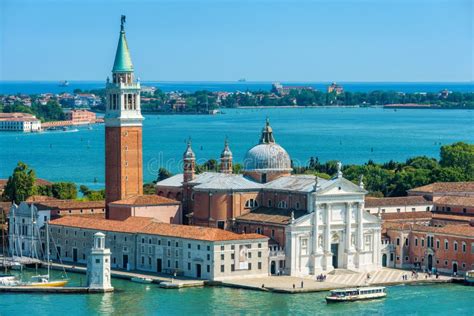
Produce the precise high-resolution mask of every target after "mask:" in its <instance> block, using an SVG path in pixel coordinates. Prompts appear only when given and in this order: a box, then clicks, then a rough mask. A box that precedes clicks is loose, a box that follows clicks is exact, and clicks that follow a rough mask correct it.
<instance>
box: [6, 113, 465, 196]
mask: <svg viewBox="0 0 474 316" xmlns="http://www.w3.org/2000/svg"><path fill="white" fill-rule="evenodd" d="M223 112H224V114H220V115H145V120H144V122H143V175H144V180H145V181H147V182H150V181H153V180H154V179H156V176H157V172H158V169H159V168H160V167H165V168H167V169H168V170H170V171H172V172H174V173H176V172H180V171H181V170H182V161H181V160H182V154H183V152H184V150H185V147H186V144H185V142H186V140H187V139H188V138H189V137H191V138H192V146H193V149H194V152H195V153H196V158H197V162H198V163H203V162H205V161H206V160H207V159H211V158H214V159H219V157H220V153H221V151H222V149H223V147H224V140H225V138H228V140H229V143H230V149H231V150H232V152H233V157H234V161H235V162H241V161H243V160H244V156H245V153H246V152H247V150H248V149H250V148H251V147H252V146H254V145H256V144H257V143H258V141H259V138H260V133H261V130H262V128H263V126H264V124H265V119H266V118H267V117H268V118H269V120H270V124H271V126H272V127H273V131H274V136H275V139H276V141H277V143H279V144H280V145H281V146H283V147H284V148H285V149H286V150H287V152H288V153H289V155H290V157H291V159H292V160H293V163H294V164H295V165H306V164H307V163H308V160H309V158H310V157H312V156H313V157H318V158H319V160H320V161H327V160H340V161H342V163H343V164H354V163H356V164H362V163H365V162H367V161H368V160H369V159H371V160H373V161H376V162H386V161H389V160H396V161H404V160H405V159H407V158H409V157H413V156H419V155H426V156H430V157H435V158H438V157H439V150H440V146H442V145H445V144H451V143H454V142H458V141H464V142H470V143H474V110H398V111H394V110H387V109H382V108H326V107H325V108H269V109H224V110H223ZM104 134H105V133H104V125H103V124H101V125H93V127H92V129H88V128H86V127H83V128H79V130H78V131H76V132H64V131H54V132H43V133H18V132H0V148H1V150H0V178H7V177H8V176H9V175H10V174H11V172H12V170H13V168H14V167H15V165H16V163H17V162H18V161H23V162H25V163H26V164H28V165H29V166H30V167H32V168H33V169H35V171H36V173H37V176H38V177H41V178H45V179H48V180H51V181H73V182H76V183H78V184H85V185H88V186H91V187H94V188H100V187H103V186H104V177H105V171H104V165H105V152H104Z"/></svg>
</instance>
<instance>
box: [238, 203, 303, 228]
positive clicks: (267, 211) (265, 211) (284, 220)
mask: <svg viewBox="0 0 474 316" xmlns="http://www.w3.org/2000/svg"><path fill="white" fill-rule="evenodd" d="M292 211H293V212H294V216H295V219H296V218H299V217H301V216H303V215H305V214H307V212H306V211H303V210H286V209H279V208H269V207H259V208H258V209H256V210H253V211H251V212H250V213H247V214H244V215H241V216H239V217H237V218H236V219H237V220H242V221H249V222H261V223H271V224H279V225H287V224H289V223H290V221H291V212H292Z"/></svg>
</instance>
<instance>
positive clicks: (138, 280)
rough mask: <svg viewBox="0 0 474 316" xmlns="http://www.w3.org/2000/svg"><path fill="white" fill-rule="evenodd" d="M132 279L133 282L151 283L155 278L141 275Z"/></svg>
mask: <svg viewBox="0 0 474 316" xmlns="http://www.w3.org/2000/svg"><path fill="white" fill-rule="evenodd" d="M131 280H132V282H136V283H144V284H149V283H152V282H153V280H152V279H150V278H141V277H135V278H132V279H131Z"/></svg>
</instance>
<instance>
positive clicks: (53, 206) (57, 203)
mask: <svg viewBox="0 0 474 316" xmlns="http://www.w3.org/2000/svg"><path fill="white" fill-rule="evenodd" d="M34 204H35V205H36V207H37V208H38V209H39V210H69V209H91V208H105V201H76V200H52V201H43V202H39V203H34Z"/></svg>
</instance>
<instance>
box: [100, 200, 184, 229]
mask: <svg viewBox="0 0 474 316" xmlns="http://www.w3.org/2000/svg"><path fill="white" fill-rule="evenodd" d="M109 206H110V207H111V208H113V209H114V212H111V214H110V216H109V218H110V219H115V220H125V219H127V218H128V217H130V216H139V217H151V218H154V219H156V220H159V221H160V222H163V223H170V224H182V218H183V215H182V210H181V203H180V202H178V201H176V200H172V199H168V198H165V197H162V196H158V195H139V196H133V197H129V198H127V199H124V200H119V201H114V202H111V203H109Z"/></svg>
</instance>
